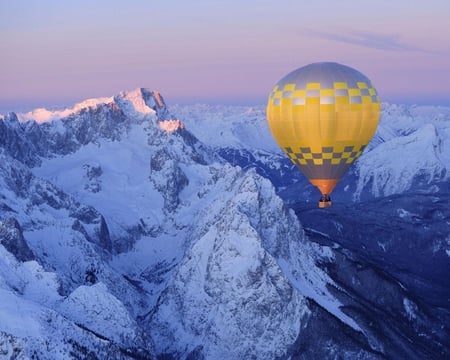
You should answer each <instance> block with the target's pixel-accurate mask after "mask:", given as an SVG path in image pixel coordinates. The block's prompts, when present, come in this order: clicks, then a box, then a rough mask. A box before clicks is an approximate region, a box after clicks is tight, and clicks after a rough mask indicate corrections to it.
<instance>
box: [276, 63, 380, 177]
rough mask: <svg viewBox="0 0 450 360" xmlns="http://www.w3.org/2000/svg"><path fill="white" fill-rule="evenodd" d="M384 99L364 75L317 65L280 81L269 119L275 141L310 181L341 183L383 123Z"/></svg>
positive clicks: (327, 65) (334, 66) (337, 65)
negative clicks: (382, 106)
mask: <svg viewBox="0 0 450 360" xmlns="http://www.w3.org/2000/svg"><path fill="white" fill-rule="evenodd" d="M379 114H380V99H379V96H378V94H377V91H376V90H375V88H374V87H373V86H372V84H371V83H370V81H369V80H368V79H367V78H366V77H365V76H364V75H363V74H361V73H360V72H358V71H356V70H354V69H352V68H349V67H347V66H344V65H340V64H336V63H316V64H310V65H308V66H305V67H303V68H300V69H297V70H295V71H293V72H292V73H290V74H288V75H287V76H286V77H284V78H283V79H281V80H280V81H279V82H278V83H277V84H276V85H275V87H274V88H273V90H272V92H271V93H270V95H269V100H268V104H267V119H268V123H269V127H270V130H271V131H272V134H273V135H274V137H275V139H276V141H277V142H278V144H279V145H280V147H281V148H282V149H283V151H284V152H285V153H286V154H287V155H288V156H289V158H290V159H291V160H292V162H293V163H295V164H296V165H297V166H298V167H299V168H300V170H302V172H303V173H304V174H305V175H306V176H307V177H308V178H309V179H339V178H340V177H342V176H343V175H344V173H345V172H346V171H347V169H348V168H349V167H350V165H351V164H352V163H353V162H354V161H355V160H356V159H357V158H358V157H359V156H360V155H361V153H362V151H363V150H364V148H365V147H366V146H367V144H368V143H369V141H370V139H371V138H372V136H373V134H374V133H375V130H376V128H377V125H378V119H379Z"/></svg>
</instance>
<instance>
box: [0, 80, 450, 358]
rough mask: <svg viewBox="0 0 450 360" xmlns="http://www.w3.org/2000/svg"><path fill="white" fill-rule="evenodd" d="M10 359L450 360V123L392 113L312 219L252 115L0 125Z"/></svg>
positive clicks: (260, 116) (0, 274) (71, 117)
mask: <svg viewBox="0 0 450 360" xmlns="http://www.w3.org/2000/svg"><path fill="white" fill-rule="evenodd" d="M0 160H1V161H0V293H1V296H0V299H1V302H0V355H1V356H4V357H5V358H7V359H57V358H64V359H87V358H88V359H292V360H294V359H319V358H320V359H443V358H447V357H450V340H449V339H450V303H449V301H450V278H449V276H448V274H449V271H450V209H449V204H450V186H449V184H450V108H448V107H437V106H412V105H410V106H407V105H396V104H386V103H384V104H383V106H382V116H381V120H380V125H379V127H378V130H377V133H376V134H375V136H374V138H373V140H372V142H371V143H370V144H369V146H368V148H367V149H366V151H365V152H364V153H363V155H362V156H361V157H360V159H359V160H358V161H357V162H356V164H355V165H354V166H353V167H352V168H351V170H350V171H349V173H348V174H347V175H346V176H345V177H344V178H343V179H342V180H341V182H340V183H339V185H338V187H337V188H336V190H335V191H334V193H333V207H332V208H330V209H318V208H317V200H318V197H319V194H318V193H316V192H315V189H314V188H312V187H311V186H310V185H309V183H308V182H307V180H306V179H305V178H304V177H303V176H302V175H301V174H300V173H299V171H298V170H297V169H296V168H295V167H294V166H293V165H292V164H291V163H290V162H289V160H288V159H286V157H285V156H284V155H283V154H282V152H281V151H280V149H279V148H278V146H277V144H276V143H275V141H274V140H273V138H272V136H271V134H270V132H269V129H268V126H267V122H266V119H265V110H264V107H263V106H253V107H250V106H247V107H245V106H219V105H218V106H212V105H204V104H194V105H184V106H181V105H174V106H171V107H170V108H169V107H168V106H167V105H166V102H165V100H164V98H163V97H162V95H161V94H160V93H159V92H157V91H150V90H148V89H144V88H139V89H136V90H134V91H130V92H121V93H119V94H118V95H116V96H113V97H109V98H99V99H90V100H86V101H84V102H82V103H79V104H76V105H74V106H73V107H72V108H66V109H63V110H51V111H50V110H46V109H36V110H34V111H31V112H29V113H8V114H4V115H0Z"/></svg>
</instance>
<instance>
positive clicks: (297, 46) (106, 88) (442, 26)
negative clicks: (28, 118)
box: [0, 0, 450, 111]
mask: <svg viewBox="0 0 450 360" xmlns="http://www.w3.org/2000/svg"><path fill="white" fill-rule="evenodd" d="M449 18H450V1H448V0H428V1H411V0H395V1H392V0H389V1H388V0H377V1H370V2H369V1H358V0H352V1H350V0H340V1H336V0H320V1H306V0H305V1H302V0H291V1H288V0H279V1H266V0H248V1H247V0H246V1H242V0H239V1H237V0H229V1H223V2H213V1H211V0H209V1H206V0H195V1H186V0H171V1H158V2H155V1H148V0H145V1H144V0H134V1H115V0H104V1H100V0H97V1H87V0H79V1H58V0H14V1H10V0H0V48H1V49H2V51H1V60H0V61H1V62H0V65H1V66H0V110H2V111H10V110H11V111H12V110H20V108H24V107H39V106H48V105H50V104H55V105H63V104H64V105H71V104H72V103H74V102H77V101H80V100H83V99H86V98H90V97H101V96H111V95H114V94H116V93H118V92H119V91H121V90H132V89H135V88H137V87H147V88H150V89H156V90H159V91H160V92H161V93H162V95H163V96H164V97H165V99H166V101H167V102H168V103H169V105H170V104H171V103H172V104H173V103H177V102H183V103H186V102H213V103H239V104H249V105H254V104H264V103H265V101H266V98H267V95H268V93H269V92H270V90H271V89H272V86H273V85H274V84H275V83H276V82H277V81H278V80H279V79H280V78H281V77H283V76H284V75H286V74H287V73H288V72H290V71H292V70H294V69H295V68H298V67H301V66H304V65H306V64H308V63H311V62H316V61H336V62H340V63H343V64H346V65H349V66H352V67H354V68H356V69H358V70H360V71H361V72H363V73H364V74H365V75H366V76H368V77H369V78H370V79H371V80H372V82H373V83H374V85H375V86H376V87H377V89H378V92H379V93H380V95H381V99H382V101H387V102H406V103H430V104H445V105H450V21H449V20H448V19H449Z"/></svg>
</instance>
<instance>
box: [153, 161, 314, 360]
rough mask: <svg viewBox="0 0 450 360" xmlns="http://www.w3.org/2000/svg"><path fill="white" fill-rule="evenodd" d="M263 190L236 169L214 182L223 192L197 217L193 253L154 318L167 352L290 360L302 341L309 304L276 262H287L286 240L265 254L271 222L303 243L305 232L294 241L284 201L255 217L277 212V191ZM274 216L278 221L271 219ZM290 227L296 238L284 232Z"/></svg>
mask: <svg viewBox="0 0 450 360" xmlns="http://www.w3.org/2000/svg"><path fill="white" fill-rule="evenodd" d="M262 186H264V185H263V184H261V180H256V179H255V174H254V173H251V174H244V173H241V172H239V171H236V170H234V169H233V168H230V167H225V168H223V169H221V170H220V171H219V172H218V173H216V174H215V176H214V177H213V183H212V184H211V185H210V187H209V190H210V191H212V188H214V187H218V188H220V189H223V190H224V191H223V192H221V193H220V195H219V194H215V195H212V194H211V195H209V194H208V195H204V196H205V197H206V196H212V197H214V198H213V199H209V201H208V202H205V205H206V204H208V203H209V205H206V206H205V208H204V209H202V210H201V211H200V212H199V214H198V215H197V216H196V217H195V220H194V222H193V224H192V233H191V234H190V235H189V238H191V239H192V243H191V245H190V246H189V250H188V252H187V253H186V255H185V257H184V259H183V261H182V263H181V264H180V266H179V268H178V269H177V271H176V274H175V276H174V278H173V280H172V281H171V282H170V284H169V286H168V288H167V290H166V291H165V292H164V293H163V295H162V296H161V298H160V299H159V301H158V305H157V308H156V309H155V312H154V313H153V314H152V316H151V318H150V319H149V328H150V329H151V333H152V335H153V338H154V339H156V344H157V345H156V346H157V349H158V351H159V352H160V353H168V354H172V355H173V356H175V357H180V358H185V357H186V356H188V355H189V354H190V353H191V354H193V353H195V354H196V356H199V354H202V356H204V358H211V359H218V358H225V359H234V358H258V359H273V358H276V357H280V356H283V355H285V354H286V349H287V348H288V347H289V346H290V345H291V344H292V343H294V341H295V340H296V338H297V337H298V336H299V333H300V328H301V324H302V321H304V318H305V317H307V314H308V308H307V306H306V303H305V298H304V297H303V296H302V295H301V294H300V293H299V292H297V291H295V289H293V287H292V285H291V284H290V283H289V282H288V281H287V279H286V277H285V276H284V274H283V272H282V270H281V269H280V267H279V265H278V264H277V260H276V258H275V257H274V255H281V253H282V250H279V249H281V248H283V247H284V246H283V245H281V243H282V242H283V241H285V238H284V237H281V236H280V237H275V238H274V239H273V240H271V243H272V244H271V246H269V247H264V245H266V244H265V241H264V238H266V237H267V235H268V234H267V231H268V227H266V225H268V223H270V224H271V225H273V227H272V229H271V231H273V233H274V234H278V235H282V234H284V235H286V236H290V237H292V236H294V237H298V236H299V234H300V238H297V241H298V242H300V241H301V240H302V239H301V232H300V233H299V232H296V233H295V234H294V231H296V230H298V224H296V221H295V219H294V218H292V217H290V215H289V213H288V212H287V211H286V210H283V209H282V203H281V202H280V203H279V204H278V206H279V207H277V208H276V209H273V208H272V211H269V210H268V211H267V212H266V214H262V217H263V218H261V217H260V216H261V214H260V213H259V212H255V213H252V212H251V210H252V209H254V207H255V206H256V207H258V206H260V207H261V208H265V207H270V206H269V204H268V202H269V201H270V200H271V199H270V197H269V198H267V197H266V195H267V194H270V191H267V192H264V193H261V192H260V189H259V188H258V187H262ZM254 198H259V203H258V202H257V203H256V204H255V202H254V201H253V200H254ZM269 213H270V214H269ZM275 213H278V215H279V216H278V218H277V222H275V221H273V219H269V218H270V216H271V215H274V214H275ZM265 215H269V216H268V217H265ZM289 226H291V229H292V233H290V234H289V233H288V232H285V230H286V228H288V227H289ZM271 250H273V253H274V254H271ZM249 339H253V340H251V341H249Z"/></svg>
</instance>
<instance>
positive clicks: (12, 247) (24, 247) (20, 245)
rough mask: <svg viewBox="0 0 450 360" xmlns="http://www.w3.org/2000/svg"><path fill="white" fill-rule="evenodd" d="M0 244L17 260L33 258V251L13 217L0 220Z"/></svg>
mask: <svg viewBox="0 0 450 360" xmlns="http://www.w3.org/2000/svg"><path fill="white" fill-rule="evenodd" d="M0 244H2V245H3V246H4V247H5V249H6V250H8V251H9V252H10V253H11V254H13V255H14V256H15V257H16V259H17V260H19V261H28V260H33V259H34V255H33V252H32V251H31V249H30V248H29V247H28V244H27V242H26V241H25V239H24V237H23V233H22V229H21V228H20V225H19V223H18V222H17V220H16V219H14V218H6V219H5V220H3V221H2V220H0Z"/></svg>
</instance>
